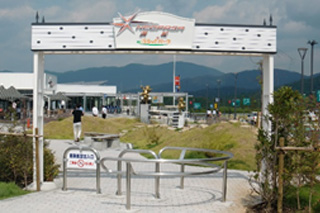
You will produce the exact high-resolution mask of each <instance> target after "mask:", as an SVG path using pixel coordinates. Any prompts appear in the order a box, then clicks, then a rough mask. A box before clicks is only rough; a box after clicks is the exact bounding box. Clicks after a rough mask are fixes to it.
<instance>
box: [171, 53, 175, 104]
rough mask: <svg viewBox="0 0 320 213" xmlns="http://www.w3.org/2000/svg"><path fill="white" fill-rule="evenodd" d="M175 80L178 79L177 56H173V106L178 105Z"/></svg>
mask: <svg viewBox="0 0 320 213" xmlns="http://www.w3.org/2000/svg"><path fill="white" fill-rule="evenodd" d="M175 78H176V55H173V104H172V105H173V106H175V105H176V96H175V93H176V86H175Z"/></svg>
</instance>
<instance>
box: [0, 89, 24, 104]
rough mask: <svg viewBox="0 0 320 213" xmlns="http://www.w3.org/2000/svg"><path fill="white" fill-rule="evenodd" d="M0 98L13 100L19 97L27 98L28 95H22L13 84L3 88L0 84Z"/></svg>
mask: <svg viewBox="0 0 320 213" xmlns="http://www.w3.org/2000/svg"><path fill="white" fill-rule="evenodd" d="M0 99H1V100H6V101H15V100H17V99H18V100H20V99H29V97H27V96H25V95H22V94H21V93H20V92H19V91H18V90H16V89H15V88H14V87H13V86H11V87H9V88H8V89H5V88H4V87H3V86H0Z"/></svg>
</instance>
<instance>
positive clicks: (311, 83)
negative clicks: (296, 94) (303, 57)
mask: <svg viewBox="0 0 320 213" xmlns="http://www.w3.org/2000/svg"><path fill="white" fill-rule="evenodd" d="M308 44H310V45H311V59H310V60H311V61H310V75H311V78H310V79H311V82H310V92H311V94H313V46H314V45H316V44H318V42H317V41H315V40H312V41H308Z"/></svg>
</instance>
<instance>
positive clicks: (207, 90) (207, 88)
mask: <svg viewBox="0 0 320 213" xmlns="http://www.w3.org/2000/svg"><path fill="white" fill-rule="evenodd" d="M206 86H207V108H206V110H207V109H209V107H208V98H209V97H208V87H209V85H208V84H206Z"/></svg>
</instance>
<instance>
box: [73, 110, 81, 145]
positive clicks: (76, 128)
mask: <svg viewBox="0 0 320 213" xmlns="http://www.w3.org/2000/svg"><path fill="white" fill-rule="evenodd" d="M80 107H81V105H80V104H77V106H76V108H75V109H74V110H73V111H72V115H73V134H74V141H75V142H79V141H80V136H81V116H83V111H82V110H81V109H80Z"/></svg>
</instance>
